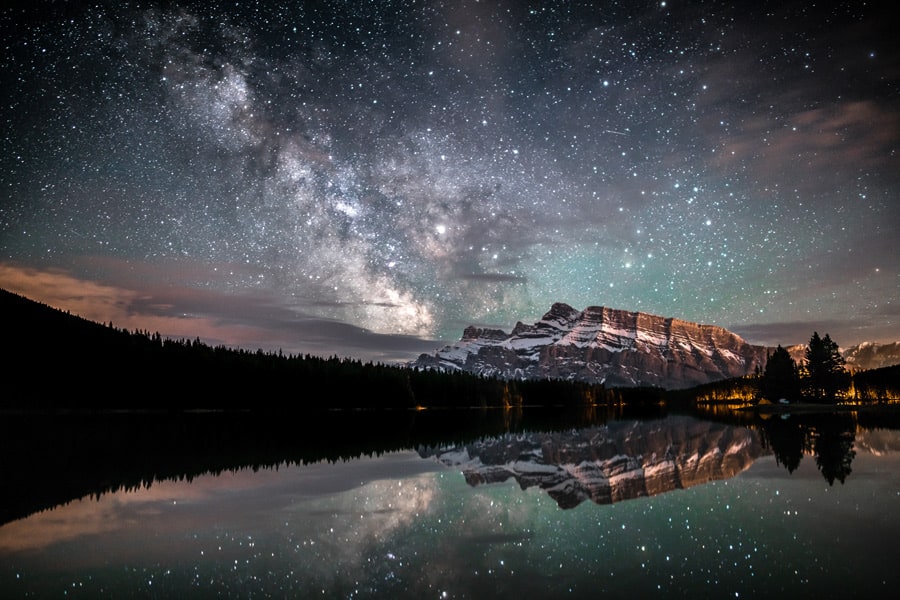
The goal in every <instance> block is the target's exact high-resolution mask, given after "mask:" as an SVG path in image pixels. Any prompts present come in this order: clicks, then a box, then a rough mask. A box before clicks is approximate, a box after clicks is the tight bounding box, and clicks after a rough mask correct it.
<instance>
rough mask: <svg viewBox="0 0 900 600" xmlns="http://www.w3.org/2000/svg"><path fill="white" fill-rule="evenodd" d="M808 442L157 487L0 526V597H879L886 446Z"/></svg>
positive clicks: (421, 451) (578, 450) (726, 439)
mask: <svg viewBox="0 0 900 600" xmlns="http://www.w3.org/2000/svg"><path fill="white" fill-rule="evenodd" d="M779 427H782V425H780V424H779ZM814 429H815V428H814ZM818 430H819V432H820V433H819V434H818V437H817V436H816V435H814V436H812V437H809V436H807V437H806V438H804V439H805V440H806V441H805V442H804V445H805V446H806V449H805V450H803V451H802V453H801V454H800V457H799V462H798V461H797V460H796V457H793V458H792V457H791V452H790V450H787V451H786V450H783V448H785V447H788V446H790V444H789V443H786V442H784V441H783V439H782V438H779V437H778V435H780V434H773V433H772V432H771V431H769V430H765V429H762V428H751V429H746V428H744V427H739V426H734V425H724V424H720V423H710V422H706V421H703V420H699V419H695V418H691V417H680V416H679V417H667V418H665V419H657V420H652V421H610V422H607V423H603V424H599V425H594V426H592V427H587V428H581V429H569V430H562V431H556V432H554V433H529V432H521V431H520V432H516V433H508V434H504V435H501V436H496V437H490V438H484V439H481V440H476V441H469V442H466V443H458V444H453V443H441V444H437V445H434V446H429V445H426V444H422V445H419V446H418V447H417V448H414V449H412V448H411V449H409V450H404V451H395V452H389V453H386V454H382V455H380V456H375V457H366V458H359V459H353V460H346V461H339V462H335V463H330V462H320V463H316V464H308V465H305V466H297V465H294V466H285V465H282V466H281V467H279V468H278V469H277V470H276V469H259V470H256V471H254V470H253V469H243V470H238V471H234V472H231V471H226V472H224V473H223V474H221V475H218V476H216V475H203V476H198V477H194V478H193V480H192V481H171V480H169V481H157V482H154V483H152V485H150V487H149V488H145V487H141V486H138V489H133V490H132V491H118V492H114V493H107V494H103V495H101V496H100V497H99V498H98V499H97V498H95V499H83V500H75V501H72V502H69V503H68V504H65V505H63V506H58V507H56V508H53V509H51V510H47V511H44V512H39V513H36V514H32V515H31V516H29V517H27V518H23V519H18V520H14V521H11V522H9V523H7V524H5V525H3V526H0V597H3V598H16V597H25V596H37V597H63V596H65V597H83V598H96V597H122V596H125V597H134V596H137V597H184V596H185V595H190V596H192V597H205V596H209V597H214V596H218V597H313V596H315V597H326V598H332V597H344V598H350V597H389V598H393V597H410V598H482V597H488V596H492V595H499V596H500V597H516V596H519V597H529V598H533V597H600V596H603V597H662V596H695V597H696V596H697V595H698V594H700V595H702V597H713V598H741V597H743V598H749V597H756V596H757V595H759V594H776V595H778V596H785V595H788V594H791V595H799V596H800V597H810V596H813V595H823V596H826V597H851V596H857V597H859V596H862V597H894V596H895V594H896V591H897V587H898V584H900V568H898V565H900V563H898V560H897V552H896V544H897V540H900V432H898V431H895V430H885V429H866V430H864V429H862V428H858V429H855V431H853V432H851V433H849V434H848V433H847V432H846V431H844V432H843V433H842V434H841V435H838V436H837V437H836V438H835V439H837V440H838V442H837V443H830V444H829V443H825V442H823V441H822V439H821V438H822V437H823V436H822V434H821V432H822V431H824V429H823V428H822V427H821V426H820V427H818ZM833 437H834V436H833ZM779 440H780V441H779ZM840 440H843V441H842V442H841V441H840ZM826 441H827V440H826ZM773 442H774V443H773ZM832 442H833V440H832ZM779 448H781V449H779ZM835 448H839V450H835ZM829 452H830V453H831V455H830V456H829V454H828V453H829ZM836 454H837V455H836ZM785 465H789V466H791V468H792V469H793V472H789V470H788V469H787V468H786V467H785ZM835 473H837V476H836V477H835ZM55 475H56V474H55V473H53V472H47V473H43V474H42V475H41V476H42V477H43V478H45V479H47V480H52V479H53V478H54V477H55ZM829 478H832V483H829ZM841 478H843V480H844V481H843V483H842V482H841V481H840V479H841Z"/></svg>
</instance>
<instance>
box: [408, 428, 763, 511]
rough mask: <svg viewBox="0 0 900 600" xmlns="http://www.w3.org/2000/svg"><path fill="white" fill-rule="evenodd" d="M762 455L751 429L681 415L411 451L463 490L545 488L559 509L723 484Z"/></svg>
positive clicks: (756, 435) (761, 449)
mask: <svg viewBox="0 0 900 600" xmlns="http://www.w3.org/2000/svg"><path fill="white" fill-rule="evenodd" d="M765 453H766V450H764V449H763V447H762V445H761V443H760V440H759V435H758V434H757V433H756V432H754V431H751V430H749V429H745V428H743V427H734V426H731V425H722V424H719V423H711V422H708V421H701V420H699V419H695V418H693V417H687V416H670V417H666V418H665V419H661V420H658V421H634V422H617V421H612V422H610V423H608V424H606V425H604V426H601V427H592V428H589V429H581V430H572V431H565V432H554V433H536V432H526V433H519V434H506V435H504V436H501V437H497V438H489V439H485V440H481V441H479V442H474V443H470V444H466V445H462V446H449V447H443V448H420V449H419V455H420V456H422V457H423V458H427V457H430V456H434V457H435V458H437V459H438V460H439V461H440V462H442V463H444V464H445V465H447V466H449V467H453V468H456V469H459V470H461V471H462V472H463V475H464V476H465V478H466V482H468V483H469V485H472V486H476V485H481V484H487V483H497V482H501V481H506V480H508V479H510V478H513V479H515V481H516V482H518V484H519V486H520V487H521V488H522V489H526V488H529V487H532V486H538V487H539V488H540V489H543V490H545V491H546V492H547V493H548V494H549V495H550V496H551V497H552V498H553V499H554V500H556V502H557V503H558V504H559V506H560V507H562V508H573V507H575V506H577V505H578V504H580V503H581V502H583V501H584V500H588V499H590V500H592V501H593V502H596V503H597V504H611V503H614V502H620V501H622V500H628V499H631V498H639V497H642V496H653V495H656V494H661V493H665V492H669V491H673V490H677V489H685V488H689V487H692V486H695V485H698V484H702V483H706V482H708V481H714V480H720V479H728V478H731V477H734V476H735V475H737V474H738V473H740V472H741V471H744V470H745V469H747V468H748V467H749V466H750V465H752V464H753V462H754V461H755V460H756V459H757V458H758V457H759V456H762V455H763V454H765Z"/></svg>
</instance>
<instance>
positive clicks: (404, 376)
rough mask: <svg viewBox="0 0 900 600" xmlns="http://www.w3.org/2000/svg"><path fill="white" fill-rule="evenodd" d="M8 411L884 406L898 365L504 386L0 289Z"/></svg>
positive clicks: (772, 360) (780, 366)
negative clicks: (88, 315) (632, 384)
mask: <svg viewBox="0 0 900 600" xmlns="http://www.w3.org/2000/svg"><path fill="white" fill-rule="evenodd" d="M0 315H2V328H3V331H4V332H5V335H4V339H5V342H6V345H7V355H8V358H7V359H6V361H5V365H4V367H5V368H4V371H5V373H6V376H5V378H4V383H3V386H4V390H5V394H4V396H5V401H4V402H3V404H2V407H0V408H3V409H6V410H26V411H31V410H51V411H59V410H103V409H126V410H166V411H173V410H174V411H179V410H194V409H223V408H228V409H241V410H252V411H255V412H268V411H278V412H284V411H301V412H302V411H311V410H323V409H367V408H390V409H417V408H435V407H442V408H448V407H450V408H452V407H456V408H469V407H521V406H608V407H613V406H622V405H631V406H654V405H660V404H668V405H670V406H675V407H690V406H694V405H697V404H700V405H703V404H711V403H713V404H715V403H724V404H729V403H730V404H734V403H744V404H750V403H753V404H755V403H758V402H760V401H763V402H772V403H777V402H778V401H779V400H780V399H782V398H784V399H786V400H788V401H791V402H794V403H795V402H797V401H799V400H803V401H812V402H817V403H830V404H834V403H838V402H842V403H886V402H893V401H898V400H900V366H895V367H886V368H882V369H875V370H871V371H861V372H857V373H853V374H850V373H847V372H846V371H844V369H843V362H842V361H841V360H840V355H839V354H838V353H837V345H836V344H835V343H834V342H832V341H831V340H830V338H829V337H828V336H827V335H826V336H825V337H824V338H819V337H818V334H814V335H813V338H812V340H811V344H810V348H811V350H810V352H811V354H810V352H808V353H807V354H808V356H807V358H808V360H807V362H806V364H805V365H802V366H798V365H797V364H796V363H795V362H794V361H793V360H792V359H791V357H790V355H789V354H788V353H787V351H786V350H784V349H783V348H781V347H780V346H779V347H778V349H776V351H775V352H774V353H773V354H772V355H771V356H770V357H769V362H768V364H767V365H766V369H765V371H763V372H760V373H757V374H755V375H752V376H747V377H742V378H737V379H730V380H725V381H719V382H714V383H710V384H706V385H701V386H698V387H696V388H691V389H690V390H678V391H669V392H667V391H665V390H662V389H658V388H614V389H610V388H606V387H604V386H603V385H600V384H588V383H583V382H567V381H559V380H526V381H518V380H502V379H497V378H486V377H481V376H477V375H473V374H470V373H465V372H452V373H451V372H440V371H435V370H421V369H416V368H407V367H404V366H399V365H386V364H378V363H374V364H373V363H364V362H362V361H359V360H355V359H347V358H339V357H336V356H332V357H327V358H326V357H317V356H311V355H308V354H307V355H293V354H285V353H283V352H281V351H277V352H265V351H263V350H256V351H249V350H244V349H234V348H228V347H225V346H211V345H209V344H206V343H204V342H202V341H201V340H199V339H194V340H189V339H180V340H172V339H163V338H162V336H160V334H159V333H151V332H149V331H139V330H138V331H127V330H125V329H119V328H116V327H115V325H114V324H113V323H107V324H98V323H94V322H92V321H88V320H86V319H83V318H81V317H77V316H74V315H71V314H69V313H67V312H63V311H60V310H57V309H54V308H51V307H49V306H46V305H43V304H40V303H37V302H34V301H32V300H29V299H27V298H24V297H22V296H18V295H16V294H12V293H10V292H7V291H4V290H0Z"/></svg>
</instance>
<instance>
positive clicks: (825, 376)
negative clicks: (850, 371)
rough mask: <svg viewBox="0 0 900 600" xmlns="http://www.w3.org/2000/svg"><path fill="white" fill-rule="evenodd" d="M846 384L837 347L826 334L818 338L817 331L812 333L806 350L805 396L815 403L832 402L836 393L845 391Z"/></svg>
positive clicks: (845, 373) (842, 361)
mask: <svg viewBox="0 0 900 600" xmlns="http://www.w3.org/2000/svg"><path fill="white" fill-rule="evenodd" d="M848 383H849V380H848V378H847V372H846V371H845V370H844V358H843V357H842V356H841V353H840V349H839V348H838V345H837V344H836V343H835V342H833V341H832V340H831V337H830V336H829V335H828V334H827V333H826V334H825V337H824V338H820V337H819V333H818V332H817V331H816V332H813V335H812V337H811V338H810V340H809V346H808V347H807V348H806V381H805V384H806V385H805V388H806V392H807V395H808V396H809V397H810V399H811V400H813V401H816V402H834V401H835V399H836V397H837V394H838V392H840V391H842V390H843V389H846V388H847V386H848Z"/></svg>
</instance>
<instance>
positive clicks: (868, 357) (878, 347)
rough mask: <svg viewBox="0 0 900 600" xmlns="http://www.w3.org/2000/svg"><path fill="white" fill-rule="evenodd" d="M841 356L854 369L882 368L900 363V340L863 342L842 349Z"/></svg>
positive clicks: (849, 367) (848, 366)
mask: <svg viewBox="0 0 900 600" xmlns="http://www.w3.org/2000/svg"><path fill="white" fill-rule="evenodd" d="M841 356H843V357H844V360H845V361H847V368H848V369H851V370H853V371H863V370H868V369H880V368H882V367H892V366H894V365H900V342H893V343H890V344H878V343H876V342H863V343H862V344H859V345H856V346H850V347H849V348H846V349H843V348H842V349H841Z"/></svg>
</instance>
